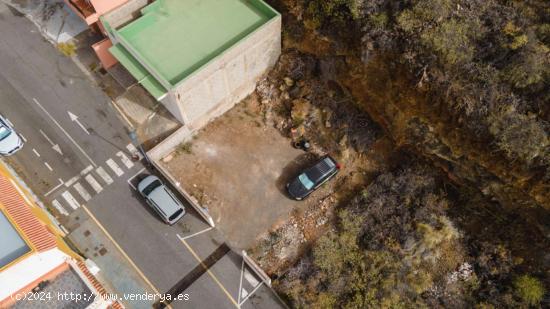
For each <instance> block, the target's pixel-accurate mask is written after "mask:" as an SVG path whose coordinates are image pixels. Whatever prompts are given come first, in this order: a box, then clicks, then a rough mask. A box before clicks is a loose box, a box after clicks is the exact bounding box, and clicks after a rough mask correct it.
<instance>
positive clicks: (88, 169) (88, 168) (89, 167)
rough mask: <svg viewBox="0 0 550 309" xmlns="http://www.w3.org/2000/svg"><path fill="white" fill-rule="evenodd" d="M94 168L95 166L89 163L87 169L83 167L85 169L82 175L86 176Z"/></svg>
mask: <svg viewBox="0 0 550 309" xmlns="http://www.w3.org/2000/svg"><path fill="white" fill-rule="evenodd" d="M93 169H94V167H93V166H91V165H88V166H87V167H86V168H85V169H83V170H82V171H81V172H80V176H84V175H86V174H88V173H89V172H91V171H92V170H93Z"/></svg>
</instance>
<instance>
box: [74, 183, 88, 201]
mask: <svg viewBox="0 0 550 309" xmlns="http://www.w3.org/2000/svg"><path fill="white" fill-rule="evenodd" d="M73 188H75V190H76V192H78V194H80V196H82V198H83V199H84V200H85V201H86V202H87V201H89V200H91V199H92V196H91V195H90V193H88V191H87V190H86V189H84V187H83V186H82V185H81V184H80V183H79V182H77V183H75V184H74V186H73Z"/></svg>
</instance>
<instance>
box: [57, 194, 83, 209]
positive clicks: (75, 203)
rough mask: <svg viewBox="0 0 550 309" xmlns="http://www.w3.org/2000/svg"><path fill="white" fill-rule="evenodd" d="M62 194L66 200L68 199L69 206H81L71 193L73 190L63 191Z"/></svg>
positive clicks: (74, 207) (75, 207)
mask: <svg viewBox="0 0 550 309" xmlns="http://www.w3.org/2000/svg"><path fill="white" fill-rule="evenodd" d="M61 196H63V198H64V199H65V201H67V203H69V206H71V208H72V209H77V208H78V207H80V204H79V203H78V201H77V200H76V199H75V198H74V196H73V195H72V194H71V192H69V191H65V192H63V193H61Z"/></svg>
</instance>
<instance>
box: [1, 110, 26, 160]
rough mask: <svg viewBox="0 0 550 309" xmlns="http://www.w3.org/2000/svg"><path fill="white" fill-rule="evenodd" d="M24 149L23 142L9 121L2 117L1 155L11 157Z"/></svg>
mask: <svg viewBox="0 0 550 309" xmlns="http://www.w3.org/2000/svg"><path fill="white" fill-rule="evenodd" d="M21 148H23V141H22V140H21V138H20V137H19V135H18V134H17V132H15V130H14V129H13V128H12V126H11V124H10V123H9V121H8V120H7V119H6V118H4V117H2V115H0V155H2V156H11V155H12V154H14V153H16V152H17V151H18V150H19V149H21Z"/></svg>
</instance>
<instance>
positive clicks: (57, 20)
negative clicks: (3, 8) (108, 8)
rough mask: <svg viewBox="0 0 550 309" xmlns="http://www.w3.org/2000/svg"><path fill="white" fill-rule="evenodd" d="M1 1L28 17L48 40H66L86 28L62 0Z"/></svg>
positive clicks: (56, 41)
mask: <svg viewBox="0 0 550 309" xmlns="http://www.w3.org/2000/svg"><path fill="white" fill-rule="evenodd" d="M2 1H3V2H4V3H6V4H7V5H9V6H10V7H12V8H14V9H15V10H17V11H18V12H19V13H20V14H21V15H22V16H26V17H27V18H29V20H30V21H32V22H33V23H34V24H35V25H36V26H37V27H38V29H39V30H40V31H41V32H42V33H43V35H44V36H45V37H46V38H47V39H48V40H50V41H52V42H55V43H64V42H67V41H69V40H71V39H72V38H74V37H75V36H76V35H78V34H79V33H81V32H83V31H85V30H86V29H88V26H87V25H86V24H85V23H83V22H82V20H81V19H80V18H79V17H78V16H76V15H75V14H74V13H73V11H71V10H70V9H69V8H68V7H67V6H66V5H65V3H64V2H63V0H26V1H23V0H2Z"/></svg>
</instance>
